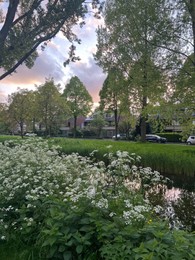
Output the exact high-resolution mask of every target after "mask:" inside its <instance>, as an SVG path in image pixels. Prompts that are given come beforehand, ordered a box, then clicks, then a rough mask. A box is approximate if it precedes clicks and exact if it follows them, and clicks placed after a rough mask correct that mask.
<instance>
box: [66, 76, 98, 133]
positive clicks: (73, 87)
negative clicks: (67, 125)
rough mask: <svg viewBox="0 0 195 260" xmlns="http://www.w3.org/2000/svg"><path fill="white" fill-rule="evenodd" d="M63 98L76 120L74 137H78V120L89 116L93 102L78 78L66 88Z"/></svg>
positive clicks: (71, 81)
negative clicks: (80, 117) (79, 117)
mask: <svg viewBox="0 0 195 260" xmlns="http://www.w3.org/2000/svg"><path fill="white" fill-rule="evenodd" d="M63 97H64V98H65V100H66V102H67V104H68V106H69V109H70V111H71V115H72V117H73V118H74V137H76V130H77V129H76V128H77V118H78V116H87V114H89V112H90V111H91V108H92V105H93V100H92V97H91V96H90V94H89V92H88V91H87V89H86V87H85V86H84V84H83V83H82V82H81V81H80V79H79V78H78V77H76V76H74V77H72V78H71V79H70V82H69V83H68V84H67V85H66V86H65V89H64V92H63Z"/></svg>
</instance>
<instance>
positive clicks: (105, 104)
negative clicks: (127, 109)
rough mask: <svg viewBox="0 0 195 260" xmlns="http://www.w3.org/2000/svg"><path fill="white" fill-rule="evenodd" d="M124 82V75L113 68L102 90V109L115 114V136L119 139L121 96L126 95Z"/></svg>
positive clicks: (100, 94)
mask: <svg viewBox="0 0 195 260" xmlns="http://www.w3.org/2000/svg"><path fill="white" fill-rule="evenodd" d="M122 84H124V81H123V78H122V75H121V74H119V72H117V70H116V69H114V68H112V69H111V70H110V71H109V73H108V76H107V78H106V79H105V81H104V83H103V87H102V89H101V90H100V93H99V96H100V109H101V110H107V111H109V112H112V113H113V114H114V122H115V136H116V139H117V134H118V123H119V119H120V104H121V98H122V96H123V95H124V91H123V90H124V89H123V86H122Z"/></svg>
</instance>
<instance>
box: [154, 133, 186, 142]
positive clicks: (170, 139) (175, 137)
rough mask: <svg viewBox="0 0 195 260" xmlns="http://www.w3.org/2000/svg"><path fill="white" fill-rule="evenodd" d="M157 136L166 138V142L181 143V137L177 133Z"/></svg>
mask: <svg viewBox="0 0 195 260" xmlns="http://www.w3.org/2000/svg"><path fill="white" fill-rule="evenodd" d="M158 135H160V136H162V137H165V138H167V141H168V142H172V143H181V142H182V135H181V134H179V133H173V132H171V133H158Z"/></svg>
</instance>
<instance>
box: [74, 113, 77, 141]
mask: <svg viewBox="0 0 195 260" xmlns="http://www.w3.org/2000/svg"><path fill="white" fill-rule="evenodd" d="M76 134H77V116H74V132H73V137H74V138H76Z"/></svg>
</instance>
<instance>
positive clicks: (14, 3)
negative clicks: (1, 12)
mask: <svg viewBox="0 0 195 260" xmlns="http://www.w3.org/2000/svg"><path fill="white" fill-rule="evenodd" d="M18 4H19V0H10V1H9V6H8V11H7V15H6V18H5V22H4V25H3V27H2V28H1V31H0V49H2V47H3V45H4V42H5V40H6V38H7V35H8V33H9V30H10V28H11V27H12V23H13V20H14V17H15V14H16V10H17V7H18Z"/></svg>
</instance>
